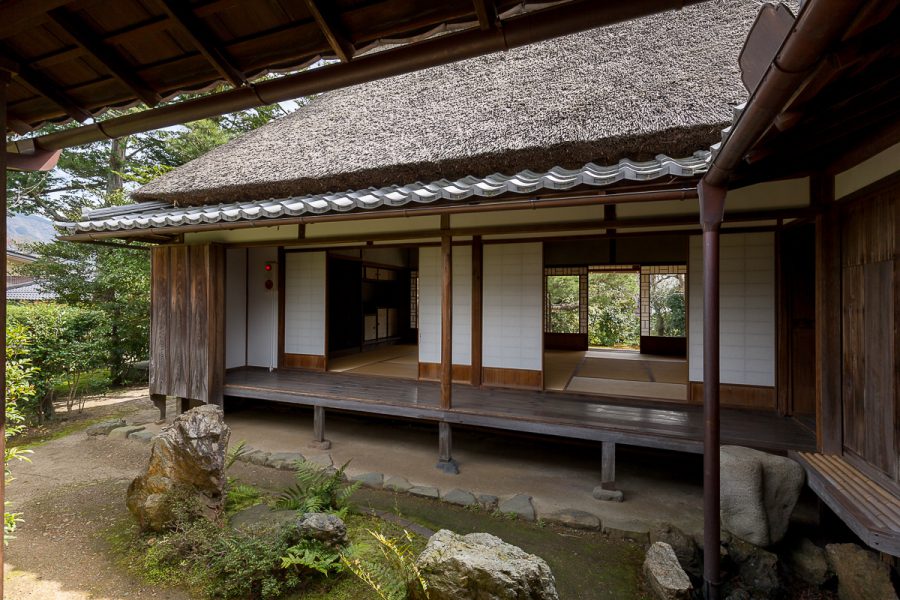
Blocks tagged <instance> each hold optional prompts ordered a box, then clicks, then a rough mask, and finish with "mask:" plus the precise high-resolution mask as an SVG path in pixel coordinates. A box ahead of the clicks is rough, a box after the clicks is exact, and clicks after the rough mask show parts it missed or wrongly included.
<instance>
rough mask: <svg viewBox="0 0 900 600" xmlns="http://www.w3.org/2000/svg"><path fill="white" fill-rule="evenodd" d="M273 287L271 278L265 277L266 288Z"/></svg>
mask: <svg viewBox="0 0 900 600" xmlns="http://www.w3.org/2000/svg"><path fill="white" fill-rule="evenodd" d="M273 287H275V284H274V283H272V280H271V279H266V289H267V290H271V289H272V288H273Z"/></svg>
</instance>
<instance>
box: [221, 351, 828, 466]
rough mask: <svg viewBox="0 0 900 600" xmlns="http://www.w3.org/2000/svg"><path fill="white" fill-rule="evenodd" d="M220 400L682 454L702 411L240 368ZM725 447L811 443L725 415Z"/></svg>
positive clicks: (762, 422)
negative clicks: (448, 397)
mask: <svg viewBox="0 0 900 600" xmlns="http://www.w3.org/2000/svg"><path fill="white" fill-rule="evenodd" d="M225 395H226V396H232V397H241V398H249V399H258V400H269V401H275V402H284V403H290V404H300V405H306V406H324V407H326V408H331V409H338V410H345V411H353V412H361V413H370V414H378V415H383V416H388V417H400V418H408V419H417V420H426V421H446V422H449V423H455V424H463V425H470V426H476V427H487V428H493V429H503V430H509V431H521V432H528V433H535V434H543V435H554V436H560V437H566V438H574V439H582V440H594V441H608V442H617V443H622V444H632V445H636V446H645V447H650V448H663V449H670V450H680V451H685V452H698V453H699V452H702V451H703V444H702V439H703V411H702V409H701V407H697V406H687V405H684V406H672V405H671V404H669V405H664V406H662V405H659V404H654V403H653V402H652V401H647V400H637V399H629V398H599V397H596V396H581V395H577V394H570V393H562V392H535V391H520V390H507V389H496V388H475V387H471V386H468V385H454V386H453V408H452V410H448V411H444V410H441V408H440V386H439V385H438V384H436V383H433V382H417V381H410V380H401V379H390V378H386V377H370V376H364V375H350V374H341V373H314V372H305V371H287V370H282V371H275V372H271V373H270V372H269V371H267V370H263V369H251V368H247V369H238V370H234V371H231V372H229V373H228V374H227V375H226V381H225ZM722 443H723V444H738V445H743V446H751V447H755V448H761V449H766V450H776V451H788V450H798V451H802V450H814V449H815V437H814V436H813V435H812V434H811V433H810V432H809V431H807V430H806V429H804V428H803V427H802V426H800V425H799V424H798V423H797V422H795V421H794V420H793V419H789V418H783V417H779V416H778V415H776V414H775V413H774V412H755V411H747V410H727V409H725V410H723V411H722Z"/></svg>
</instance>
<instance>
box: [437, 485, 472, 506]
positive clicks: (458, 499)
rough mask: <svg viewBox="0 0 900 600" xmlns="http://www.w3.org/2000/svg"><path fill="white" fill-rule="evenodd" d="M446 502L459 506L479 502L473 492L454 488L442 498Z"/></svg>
mask: <svg viewBox="0 0 900 600" xmlns="http://www.w3.org/2000/svg"><path fill="white" fill-rule="evenodd" d="M441 500H443V501H444V502H449V503H450V504H456V505H457V506H474V505H475V504H476V503H477V500H475V496H474V495H473V494H472V492H467V491H465V490H460V489H452V490H450V491H449V492H447V493H446V494H444V495H443V497H442V498H441Z"/></svg>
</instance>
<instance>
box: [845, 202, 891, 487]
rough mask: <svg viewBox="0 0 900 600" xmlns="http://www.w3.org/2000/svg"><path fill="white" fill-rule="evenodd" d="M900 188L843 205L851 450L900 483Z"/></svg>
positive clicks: (855, 458)
mask: <svg viewBox="0 0 900 600" xmlns="http://www.w3.org/2000/svg"><path fill="white" fill-rule="evenodd" d="M898 198H900V185H898V184H894V185H892V186H888V187H882V188H880V189H877V190H876V191H873V192H872V193H870V194H861V195H860V196H859V197H858V198H857V199H855V200H854V201H852V202H850V203H848V204H846V205H844V206H842V207H841V210H840V213H841V222H842V225H843V227H842V236H841V247H842V256H841V265H842V268H841V279H842V282H841V283H842V290H843V293H842V307H841V330H842V336H841V341H842V345H843V348H842V352H841V356H842V378H843V382H842V386H841V401H842V408H843V438H844V439H843V450H844V452H845V453H846V455H847V456H848V457H849V458H850V459H851V460H853V461H857V464H860V465H861V466H862V467H864V468H865V469H866V470H867V472H869V473H875V475H876V476H878V477H881V478H885V479H886V480H888V481H893V482H897V481H900V472H898V462H900V460H898V452H900V440H898V437H900V433H898V428H900V427H898V425H900V420H898V419H900V415H898V410H900V408H898V402H900V401H898V388H900V373H898V370H900V369H898V361H897V346H898V343H900V334H898V329H897V322H896V315H897V311H898V307H897V305H898V297H897V289H898V288H897V281H896V275H895V274H896V272H897V263H898V259H897V230H898V227H900V224H898V216H900V215H898V208H897V207H898V204H900V201H898Z"/></svg>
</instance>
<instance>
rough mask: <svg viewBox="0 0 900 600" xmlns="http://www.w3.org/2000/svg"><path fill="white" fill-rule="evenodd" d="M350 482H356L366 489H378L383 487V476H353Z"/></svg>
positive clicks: (379, 474) (372, 474)
mask: <svg viewBox="0 0 900 600" xmlns="http://www.w3.org/2000/svg"><path fill="white" fill-rule="evenodd" d="M350 481H358V482H360V483H361V484H363V485H364V486H366V487H370V488H380V487H383V486H384V475H382V474H381V473H362V474H360V475H354V476H353V477H351V478H350Z"/></svg>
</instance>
